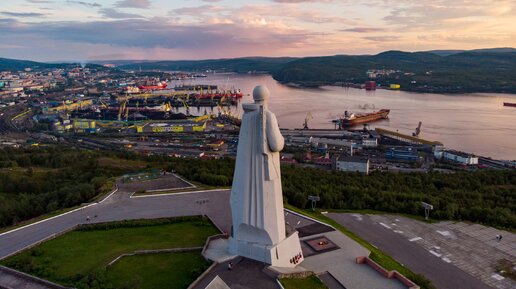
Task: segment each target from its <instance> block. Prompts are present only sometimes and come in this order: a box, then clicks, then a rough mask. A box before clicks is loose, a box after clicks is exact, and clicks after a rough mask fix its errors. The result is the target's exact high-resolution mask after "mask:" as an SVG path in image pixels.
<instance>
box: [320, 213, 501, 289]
mask: <svg viewBox="0 0 516 289" xmlns="http://www.w3.org/2000/svg"><path fill="white" fill-rule="evenodd" d="M327 216H328V217H330V218H332V219H334V220H335V221H337V222H338V223H339V224H341V225H343V226H345V227H346V228H348V229H349V230H351V231H352V232H354V233H356V234H357V235H359V236H360V237H361V238H363V239H365V240H366V241H367V242H369V243H371V244H373V245H374V246H376V247H378V248H379V249H380V250H382V251H383V252H385V253H387V254H388V255H390V256H391V257H393V258H394V259H396V260H397V261H398V262H400V263H402V264H403V265H405V266H406V267H408V268H410V269H411V270H412V271H414V272H416V273H419V274H422V275H424V276H426V277H427V278H428V279H430V280H431V281H432V283H433V284H434V285H435V286H436V287H437V288H438V289H490V288H491V287H489V286H488V285H486V284H484V283H483V282H482V281H480V280H479V279H477V278H475V277H473V276H471V275H469V274H468V273H466V272H464V271H462V270H461V269H459V268H457V267H455V266H454V265H452V264H449V263H446V262H444V261H442V260H441V259H440V258H436V257H435V256H433V255H432V254H430V253H429V252H428V251H427V250H425V249H424V248H422V247H421V246H419V245H417V244H415V243H413V242H410V241H409V240H407V239H406V238H404V237H403V236H402V235H400V234H397V233H395V232H393V231H392V230H388V229H386V228H384V227H383V226H381V225H379V224H376V223H375V222H373V221H372V220H371V219H369V218H368V217H367V216H363V218H362V220H361V221H358V220H357V219H356V218H353V217H352V216H351V214H339V213H329V214H328V215H327Z"/></svg>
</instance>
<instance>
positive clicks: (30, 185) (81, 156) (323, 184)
mask: <svg viewBox="0 0 516 289" xmlns="http://www.w3.org/2000/svg"><path fill="white" fill-rule="evenodd" d="M100 158H110V159H112V160H115V161H116V160H137V161H140V162H142V163H144V164H146V167H147V168H160V169H167V170H169V171H175V172H176V173H178V174H179V175H181V176H183V177H185V178H186V179H188V180H191V181H197V182H200V183H203V184H206V185H211V186H230V185H231V183H232V181H233V172H234V159H230V158H224V159H218V160H201V159H184V158H170V157H167V156H159V155H155V156H144V155H137V154H134V153H132V152H114V151H95V152H93V151H87V150H79V149H72V148H63V147H57V146H56V147H48V148H26V149H0V227H5V226H9V225H12V224H15V223H17V222H19V221H23V220H26V219H29V218H33V217H36V216H39V215H41V214H44V213H48V212H52V211H54V210H57V209H63V208H67V207H71V206H75V205H79V204H81V203H84V202H87V201H90V200H91V199H93V198H94V197H95V196H97V195H98V194H99V193H100V192H101V190H102V188H103V186H105V185H106V183H107V182H108V181H109V179H110V178H112V177H115V176H120V175H122V174H124V173H127V172H131V171H132V172H134V171H138V170H141V168H134V167H123V166H122V167H119V166H105V165H101V164H99V159H100ZM282 186H283V195H284V198H285V202H288V203H290V204H292V205H294V206H296V207H300V208H308V207H309V206H310V204H309V203H308V196H309V195H317V196H320V197H321V201H320V202H319V203H318V206H319V207H321V208H324V209H348V210H377V211H384V212H392V213H404V214H411V215H422V214H423V208H422V207H421V202H427V203H430V204H432V205H433V206H434V210H433V211H432V213H431V216H432V218H435V219H441V220H465V221H472V222H478V223H483V224H486V225H492V226H497V227H503V228H508V229H515V228H516V171H515V170H512V171H509V170H505V171H495V170H484V171H476V172H456V173H452V174H450V173H439V172H431V173H406V174H400V173H393V172H373V173H372V174H370V175H363V174H359V173H353V172H335V171H325V170H320V169H313V168H305V167H300V166H292V165H286V166H282Z"/></svg>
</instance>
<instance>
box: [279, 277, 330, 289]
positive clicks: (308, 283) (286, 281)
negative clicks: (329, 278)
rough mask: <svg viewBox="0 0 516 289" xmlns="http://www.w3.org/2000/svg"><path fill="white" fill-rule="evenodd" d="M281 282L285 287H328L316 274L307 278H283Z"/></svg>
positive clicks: (323, 288) (291, 288) (288, 288)
mask: <svg viewBox="0 0 516 289" xmlns="http://www.w3.org/2000/svg"><path fill="white" fill-rule="evenodd" d="M280 282H281V285H283V287H285V289H328V287H326V285H324V283H323V282H322V281H321V279H319V277H317V276H315V275H311V276H308V277H306V278H282V279H281V280H280Z"/></svg>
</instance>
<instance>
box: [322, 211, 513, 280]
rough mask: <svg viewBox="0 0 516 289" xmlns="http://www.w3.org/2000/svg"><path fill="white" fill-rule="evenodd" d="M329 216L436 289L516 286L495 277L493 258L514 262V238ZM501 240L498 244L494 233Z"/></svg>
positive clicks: (488, 231) (454, 226)
mask: <svg viewBox="0 0 516 289" xmlns="http://www.w3.org/2000/svg"><path fill="white" fill-rule="evenodd" d="M328 216H329V217H331V218H332V219H334V220H336V221H337V222H339V223H340V224H342V225H343V226H345V227H347V228H349V229H350V230H351V231H353V232H355V233H356V234H358V235H359V236H360V237H362V238H364V239H365V240H366V241H368V242H370V243H371V244H373V245H375V246H377V247H378V248H379V249H380V250H382V251H384V252H386V253H387V254H389V255H390V256H392V257H393V258H394V259H396V260H397V261H399V262H401V263H403V264H404V265H406V266H407V267H408V268H410V269H411V270H413V271H415V272H417V273H420V274H423V275H425V276H426V277H428V278H429V279H430V280H432V282H433V283H434V284H435V286H436V287H437V288H439V289H456V288H471V289H477V288H478V289H487V288H493V287H494V288H500V289H509V288H512V289H513V288H516V282H515V281H513V280H511V279H508V278H503V277H502V278H500V277H501V276H497V275H495V269H494V267H495V264H496V262H497V260H499V259H503V258H506V259H508V260H512V261H514V260H516V258H515V257H514V255H513V254H514V246H516V242H515V237H514V234H511V233H508V232H502V231H498V230H496V229H494V228H488V227H485V226H481V225H478V224H474V225H471V224H466V223H455V222H440V223H434V224H427V223H424V222H419V221H416V220H413V219H409V218H405V217H400V216H395V215H362V214H340V213H330V214H328ZM500 233H501V234H502V235H503V236H504V237H503V239H502V241H501V242H497V241H496V240H495V239H494V237H495V235H496V234H500ZM491 286H492V287H491Z"/></svg>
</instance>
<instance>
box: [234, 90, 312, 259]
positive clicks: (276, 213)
mask: <svg viewBox="0 0 516 289" xmlns="http://www.w3.org/2000/svg"><path fill="white" fill-rule="evenodd" d="M268 98H269V90H268V89H267V88H266V87H264V86H257V87H255V89H254V90H253V99H254V103H248V104H244V105H243V109H244V115H243V116H242V124H241V127H240V135H239V141H238V148H237V158H236V167H235V174H234V177H233V187H232V189H231V198H230V205H231V214H232V218H233V226H232V230H231V237H230V239H229V253H231V254H235V255H240V256H243V257H247V258H250V259H253V260H257V261H262V262H265V263H268V264H271V265H272V266H276V267H295V266H296V265H297V264H299V263H300V262H302V261H303V254H302V252H301V245H300V243H299V237H298V232H297V231H294V232H292V233H291V234H290V235H287V233H286V228H285V216H284V212H283V194H282V189H281V172H280V151H281V150H282V149H283V145H284V139H283V136H282V135H281V133H280V130H279V126H278V122H277V120H276V116H275V115H274V113H272V112H271V111H269V110H268V109H267V99H268Z"/></svg>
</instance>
